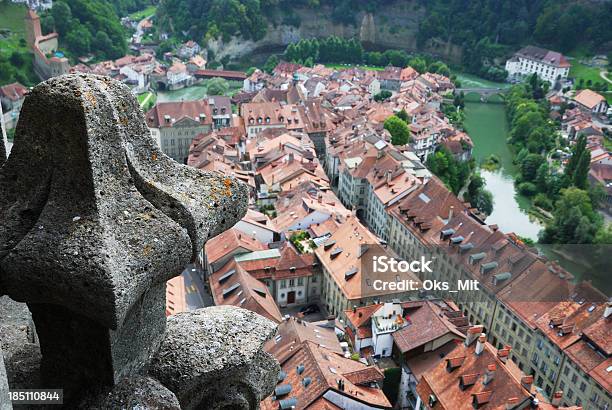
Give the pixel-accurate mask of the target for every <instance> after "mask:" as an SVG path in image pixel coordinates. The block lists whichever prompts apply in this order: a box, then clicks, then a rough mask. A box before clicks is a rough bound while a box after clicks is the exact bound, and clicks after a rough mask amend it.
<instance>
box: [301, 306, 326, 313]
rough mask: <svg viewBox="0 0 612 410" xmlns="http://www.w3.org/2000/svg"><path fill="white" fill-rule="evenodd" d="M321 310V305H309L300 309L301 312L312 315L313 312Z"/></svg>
mask: <svg viewBox="0 0 612 410" xmlns="http://www.w3.org/2000/svg"><path fill="white" fill-rule="evenodd" d="M320 311H321V308H320V307H319V305H307V306H304V307H303V308H301V309H300V313H303V314H305V315H310V314H311V313H318V312H320Z"/></svg>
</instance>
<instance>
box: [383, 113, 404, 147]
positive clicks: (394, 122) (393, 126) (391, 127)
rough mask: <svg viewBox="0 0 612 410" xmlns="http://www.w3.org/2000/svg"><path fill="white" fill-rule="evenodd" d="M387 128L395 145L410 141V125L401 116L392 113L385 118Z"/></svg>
mask: <svg viewBox="0 0 612 410" xmlns="http://www.w3.org/2000/svg"><path fill="white" fill-rule="evenodd" d="M384 127H385V129H386V130H387V131H389V133H390V134H391V143H392V144H393V145H405V144H408V143H409V142H410V130H409V129H408V125H406V123H405V122H404V121H402V120H401V119H400V118H399V117H397V116H395V115H392V116H390V117H389V118H387V119H386V120H385V125H384Z"/></svg>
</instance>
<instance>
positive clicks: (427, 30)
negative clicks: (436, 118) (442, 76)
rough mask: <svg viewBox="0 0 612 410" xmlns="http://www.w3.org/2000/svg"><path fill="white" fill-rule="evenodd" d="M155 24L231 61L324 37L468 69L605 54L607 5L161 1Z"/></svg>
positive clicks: (452, 0)
mask: <svg viewBox="0 0 612 410" xmlns="http://www.w3.org/2000/svg"><path fill="white" fill-rule="evenodd" d="M158 17H159V21H160V23H161V26H162V29H164V30H167V31H169V32H173V33H174V34H175V35H178V36H179V37H185V38H187V37H190V38H194V39H198V40H200V41H203V42H207V41H208V40H212V39H216V44H217V47H215V43H213V48H216V49H214V50H213V51H215V52H218V53H220V55H231V56H232V57H239V56H241V55H245V54H248V53H249V52H251V51H253V50H254V49H257V48H271V47H277V48H281V46H285V45H287V44H288V43H290V42H293V41H296V40H298V39H300V38H310V37H324V36H329V35H337V36H341V37H357V38H359V39H360V40H361V41H362V42H363V43H364V44H365V45H366V48H398V49H404V50H407V51H425V52H431V53H435V54H439V55H442V56H444V57H445V58H448V59H450V60H453V61H455V62H457V63H459V62H468V63H469V62H472V63H474V64H481V62H482V61H481V60H482V58H481V57H485V58H489V59H493V58H495V57H499V56H501V55H503V54H504V53H505V52H507V51H508V50H509V49H515V48H516V47H517V46H518V45H522V44H526V43H535V44H538V45H541V46H545V47H550V48H553V49H557V50H560V51H563V52H568V51H571V50H572V49H575V48H581V49H589V50H592V51H595V50H597V51H602V50H603V51H606V50H610V49H612V30H610V29H609V21H612V2H609V1H605V2H597V1H585V0H561V1H553V0H536V1H534V0H513V1H509V0H472V1H469V2H468V1H465V0H409V1H399V0H396V1H382V0H294V1H291V2H289V1H287V0H227V1H226V0H203V1H196V0H161V1H160V7H159V8H158ZM468 49H469V50H470V54H466V55H464V54H465V53H464V50H468ZM218 55H219V54H218Z"/></svg>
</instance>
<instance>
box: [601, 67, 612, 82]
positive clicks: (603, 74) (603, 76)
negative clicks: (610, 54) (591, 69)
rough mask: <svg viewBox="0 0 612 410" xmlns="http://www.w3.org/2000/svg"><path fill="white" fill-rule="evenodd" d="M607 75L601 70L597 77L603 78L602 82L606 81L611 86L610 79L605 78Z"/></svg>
mask: <svg viewBox="0 0 612 410" xmlns="http://www.w3.org/2000/svg"><path fill="white" fill-rule="evenodd" d="M607 75H608V72H607V71H605V70H601V71H600V72H599V76H600V77H601V78H603V79H604V80H606V81H607V82H609V83H610V84H612V80H610V79H609V78H608V77H607Z"/></svg>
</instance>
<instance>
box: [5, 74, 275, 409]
mask: <svg viewBox="0 0 612 410" xmlns="http://www.w3.org/2000/svg"><path fill="white" fill-rule="evenodd" d="M247 200H248V192H247V188H246V186H245V185H243V184H242V183H240V182H238V181H237V180H235V179H233V178H229V177H226V176H222V175H219V174H213V173H203V172H201V171H199V170H196V169H194V168H190V167H186V166H183V165H180V164H178V163H176V162H174V161H172V160H171V159H170V158H168V157H167V156H166V155H164V154H163V153H162V152H161V151H160V150H159V148H158V147H157V146H156V144H155V142H154V141H153V139H152V138H151V137H150V134H149V131H148V129H147V126H146V124H145V121H144V117H143V115H142V113H141V111H140V108H139V106H138V103H137V102H136V99H135V98H134V97H133V96H132V94H131V92H130V90H129V88H127V87H126V86H124V85H122V84H121V83H119V82H116V81H114V80H111V79H109V78H105V77H99V76H94V75H83V74H78V75H65V76H61V77H56V78H53V79H50V80H48V81H46V82H44V83H41V84H39V85H38V86H36V87H35V88H34V89H33V90H32V91H31V92H30V93H29V95H28V96H27V97H26V100H25V102H24V104H23V108H22V111H21V116H20V119H19V123H18V125H17V130H16V135H15V144H14V146H13V150H12V152H11V154H10V156H9V157H8V159H7V158H6V155H5V150H4V144H3V143H2V144H0V342H2V344H0V346H2V348H3V349H4V351H5V353H4V365H3V364H2V357H3V354H2V351H1V350H0V408H1V409H2V410H5V409H10V408H11V404H10V403H9V402H7V400H6V394H5V393H6V389H7V388H11V389H35V388H62V389H63V390H64V407H65V408H88V409H110V408H113V409H114V408H142V409H151V408H155V409H157V408H164V409H181V408H182V409H199V408H202V409H204V408H205V409H221V408H225V409H255V408H257V407H258V406H259V402H260V400H261V399H262V398H264V397H266V396H267V395H269V394H270V393H271V391H272V389H273V388H274V386H275V384H276V381H277V378H278V372H279V370H280V367H279V365H278V362H276V360H275V359H274V358H273V357H272V356H270V355H269V354H268V353H266V352H265V351H264V343H265V342H266V341H267V340H269V339H270V338H271V337H273V335H274V334H275V332H276V326H275V325H274V324H273V323H272V322H270V321H268V320H267V319H264V318H263V317H261V316H258V315H257V314H255V313H253V312H250V311H247V310H244V309H239V308H234V307H227V306H225V307H221V306H219V307H212V308H207V309H200V310H197V311H194V312H189V313H183V314H178V315H175V316H171V317H169V318H168V319H166V317H165V309H164V306H165V283H166V281H167V280H168V279H170V278H172V277H174V276H178V275H179V274H180V273H181V271H182V270H183V267H184V266H185V264H187V263H189V262H190V261H192V260H193V259H194V257H195V255H196V254H197V252H199V250H201V249H202V246H203V245H204V243H205V242H206V241H207V240H208V239H209V238H211V237H213V236H215V235H217V234H219V233H221V232H222V231H224V230H226V229H228V228H229V227H231V226H233V225H234V224H235V223H236V222H237V221H238V220H240V218H241V217H242V216H243V214H244V213H245V212H246V206H247ZM3 295H8V297H10V299H8V298H7V297H6V296H5V297H2V296H3ZM11 299H12V300H11ZM14 301H17V302H20V303H17V302H14ZM6 304H9V305H10V306H12V307H9V309H8V310H5V307H6V306H4V305H6ZM11 309H12V310H11ZM5 311H9V312H11V311H13V312H15V311H17V312H18V313H17V314H3V312H5ZM16 317H23V318H24V319H23V320H21V321H19V320H17V319H15V318H16ZM28 318H29V319H28ZM30 322H33V323H30ZM51 407H52V408H58V407H61V406H51ZM36 408H40V407H36Z"/></svg>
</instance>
